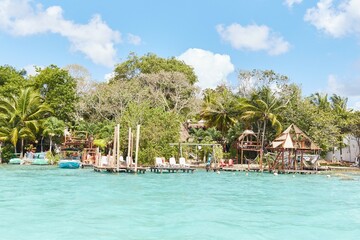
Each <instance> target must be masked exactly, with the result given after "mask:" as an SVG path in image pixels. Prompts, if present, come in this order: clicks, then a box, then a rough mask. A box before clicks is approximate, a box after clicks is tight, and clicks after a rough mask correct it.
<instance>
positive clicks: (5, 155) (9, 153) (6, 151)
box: [1, 144, 15, 163]
mask: <svg viewBox="0 0 360 240" xmlns="http://www.w3.org/2000/svg"><path fill="white" fill-rule="evenodd" d="M1 150H2V151H1V158H2V163H8V162H9V160H10V159H11V158H13V157H15V154H14V146H13V145H11V144H6V145H5V146H3V147H2V148H1Z"/></svg>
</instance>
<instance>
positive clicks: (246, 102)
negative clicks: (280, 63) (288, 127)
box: [240, 87, 286, 149]
mask: <svg viewBox="0 0 360 240" xmlns="http://www.w3.org/2000/svg"><path fill="white" fill-rule="evenodd" d="M285 105H286V103H285V104H284V103H283V102H282V101H280V100H279V99H278V98H276V97H275V96H274V94H273V93H272V92H271V90H270V89H269V88H268V87H265V88H263V89H262V90H261V91H260V92H257V93H253V94H252V96H251V98H250V99H242V100H241V104H240V109H241V110H242V115H241V117H240V118H241V119H243V120H246V121H251V122H259V121H260V122H261V123H262V125H263V126H262V139H261V147H262V149H263V148H264V142H265V132H266V127H267V123H268V122H270V123H271V126H272V127H274V128H275V129H276V132H277V133H278V134H279V133H280V132H281V130H282V125H281V123H280V121H279V116H278V113H279V112H280V111H281V110H283V109H284V108H285Z"/></svg>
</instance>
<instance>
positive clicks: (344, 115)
mask: <svg viewBox="0 0 360 240" xmlns="http://www.w3.org/2000/svg"><path fill="white" fill-rule="evenodd" d="M330 101H331V110H332V111H333V112H334V114H335V116H336V119H337V125H338V127H339V129H340V134H339V138H338V140H339V149H340V160H343V157H342V149H343V148H344V135H345V134H346V133H348V132H350V131H351V130H350V129H349V128H348V125H349V118H350V115H349V113H350V112H351V110H347V101H348V99H347V98H342V97H340V96H339V95H336V94H334V95H333V96H331V97H330Z"/></svg>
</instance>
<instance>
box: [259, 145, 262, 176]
mask: <svg viewBox="0 0 360 240" xmlns="http://www.w3.org/2000/svg"><path fill="white" fill-rule="evenodd" d="M262 159H263V149H262V147H261V149H260V161H259V162H260V171H262V170H263V166H262Z"/></svg>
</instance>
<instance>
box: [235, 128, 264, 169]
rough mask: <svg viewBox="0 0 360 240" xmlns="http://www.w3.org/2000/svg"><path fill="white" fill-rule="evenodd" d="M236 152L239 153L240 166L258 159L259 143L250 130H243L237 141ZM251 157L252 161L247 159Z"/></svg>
mask: <svg viewBox="0 0 360 240" xmlns="http://www.w3.org/2000/svg"><path fill="white" fill-rule="evenodd" d="M237 150H238V153H239V152H240V164H244V163H245V162H244V160H246V163H247V164H250V162H252V161H254V160H255V159H257V158H258V157H259V154H260V150H261V141H260V139H259V138H258V136H257V135H256V134H255V133H254V131H252V130H245V131H244V132H243V133H242V134H241V135H240V136H239V138H238V139H237ZM245 155H249V156H250V155H252V159H250V158H247V157H249V156H245ZM244 158H245V159H244Z"/></svg>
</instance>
